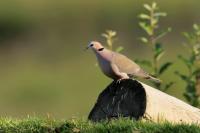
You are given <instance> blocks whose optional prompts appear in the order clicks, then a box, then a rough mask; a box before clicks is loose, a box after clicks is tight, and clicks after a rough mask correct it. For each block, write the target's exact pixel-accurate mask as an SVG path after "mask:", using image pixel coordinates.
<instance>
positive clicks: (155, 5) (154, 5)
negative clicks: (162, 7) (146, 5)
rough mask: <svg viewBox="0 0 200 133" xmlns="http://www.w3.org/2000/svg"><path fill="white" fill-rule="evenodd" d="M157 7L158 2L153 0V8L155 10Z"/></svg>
mask: <svg viewBox="0 0 200 133" xmlns="http://www.w3.org/2000/svg"><path fill="white" fill-rule="evenodd" d="M156 8H157V3H156V2H153V3H152V9H154V10H155V9H156Z"/></svg>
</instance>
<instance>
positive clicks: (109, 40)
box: [102, 30, 124, 52]
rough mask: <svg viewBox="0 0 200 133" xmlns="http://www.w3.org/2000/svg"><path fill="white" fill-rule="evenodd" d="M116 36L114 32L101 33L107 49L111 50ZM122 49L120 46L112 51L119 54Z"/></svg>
mask: <svg viewBox="0 0 200 133" xmlns="http://www.w3.org/2000/svg"><path fill="white" fill-rule="evenodd" d="M116 36H117V32H116V31H112V30H107V31H106V33H102V37H104V38H105V39H106V44H107V46H108V49H110V50H113V45H114V42H115V40H116V39H117V38H116ZM123 49H124V48H123V47H122V46H118V47H117V48H116V49H115V50H114V51H116V52H121V51H122V50H123Z"/></svg>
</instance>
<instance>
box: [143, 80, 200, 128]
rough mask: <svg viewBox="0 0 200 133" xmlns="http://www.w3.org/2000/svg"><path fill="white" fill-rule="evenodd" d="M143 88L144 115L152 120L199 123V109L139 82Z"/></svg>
mask: <svg viewBox="0 0 200 133" xmlns="http://www.w3.org/2000/svg"><path fill="white" fill-rule="evenodd" d="M140 83H141V84H142V86H143V87H144V89H145V92H146V96H147V106H146V111H145V114H144V117H146V118H147V119H150V120H152V121H154V122H160V121H169V122H172V123H187V124H192V123H193V124H198V125H199V124H200V109H198V108H195V107H193V106H191V105H189V104H187V103H185V102H183V101H181V100H179V99H177V98H175V97H173V96H170V95H168V94H166V93H164V92H161V91H159V90H157V89H155V88H153V87H151V86H148V85H146V84H144V83H142V82H140Z"/></svg>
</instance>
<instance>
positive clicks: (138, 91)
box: [88, 79, 200, 124]
mask: <svg viewBox="0 0 200 133" xmlns="http://www.w3.org/2000/svg"><path fill="white" fill-rule="evenodd" d="M118 117H130V118H134V119H136V120H138V119H139V118H140V117H143V118H144V119H148V120H151V121H154V122H163V121H168V122H172V123H188V124H192V123H193V124H200V109H198V108H195V107H192V106H191V105H189V104H187V103H185V102H183V101H181V100H179V99H177V98H175V97H172V96H170V95H168V94H166V93H164V92H161V91H159V90H157V89H155V88H153V87H150V86H148V85H146V84H144V83H142V82H138V81H136V80H132V79H127V80H122V81H121V82H120V83H119V82H116V81H113V82H112V83H111V84H110V85H109V86H108V87H106V89H105V90H103V92H102V93H101V94H100V95H99V97H98V99H97V102H96V104H95V106H94V107H93V109H92V110H91V112H90V114H89V117H88V119H89V120H92V121H101V120H105V119H111V118H118Z"/></svg>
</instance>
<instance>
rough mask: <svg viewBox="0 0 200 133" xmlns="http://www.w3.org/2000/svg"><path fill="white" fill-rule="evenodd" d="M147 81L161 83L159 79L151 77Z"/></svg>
mask: <svg viewBox="0 0 200 133" xmlns="http://www.w3.org/2000/svg"><path fill="white" fill-rule="evenodd" d="M147 79H150V80H152V81H154V82H156V83H161V82H162V81H161V80H160V79H157V78H155V77H153V76H149V77H148V78H147Z"/></svg>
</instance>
